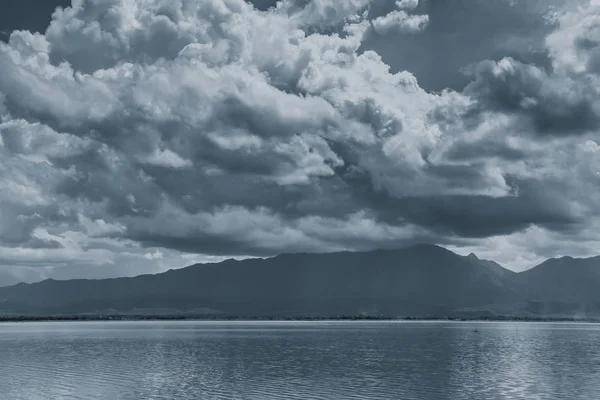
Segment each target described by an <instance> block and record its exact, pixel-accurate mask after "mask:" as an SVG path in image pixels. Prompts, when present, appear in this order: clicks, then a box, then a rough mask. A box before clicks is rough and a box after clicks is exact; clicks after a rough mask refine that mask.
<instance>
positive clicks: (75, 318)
mask: <svg viewBox="0 0 600 400" xmlns="http://www.w3.org/2000/svg"><path fill="white" fill-rule="evenodd" d="M102 321H105V322H119V321H122V322H139V321H149V322H150V321H197V322H201V321H206V322H211V321H214V322H260V321H264V322H294V321H297V322H302V321H304V322H336V321H350V322H352V321H357V322H358V321H382V322H385V321H389V322H403V321H404V322H411V321H412V322H570V323H600V318H574V317H539V318H538V317H514V316H511V317H508V316H507V317H503V316H494V317H487V316H477V317H436V316H423V317H385V316H380V317H369V316H330V317H242V316H239V317H238V316H219V317H211V316H182V315H105V316H104V315H103V316H96V315H93V316H88V315H56V316H6V315H5V316H0V323H3V322H5V323H10V322H102Z"/></svg>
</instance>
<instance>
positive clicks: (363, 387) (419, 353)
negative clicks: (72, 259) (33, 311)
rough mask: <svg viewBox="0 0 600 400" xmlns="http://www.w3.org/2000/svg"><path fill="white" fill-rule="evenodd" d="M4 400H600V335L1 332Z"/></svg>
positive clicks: (590, 330) (312, 329)
mask: <svg viewBox="0 0 600 400" xmlns="http://www.w3.org/2000/svg"><path fill="white" fill-rule="evenodd" d="M0 398H2V399H7V400H21V399H22V400H37V399H53V400H54V399H86V400H90V399H110V400H119V399H123V400H129V399H132V400H133V399H135V400H137V399H257V400H269V399H424V400H435V399H596V400H597V399H600V325H594V324H568V323H525V322H518V323H511V322H507V323H505V322H482V323H477V322H476V323H472V322H372V321H369V322H192V321H189V322H188V321H181V322H54V323H33V322H32V323H2V324H0Z"/></svg>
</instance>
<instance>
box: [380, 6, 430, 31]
mask: <svg viewBox="0 0 600 400" xmlns="http://www.w3.org/2000/svg"><path fill="white" fill-rule="evenodd" d="M372 23H373V28H374V29H375V31H376V32H377V33H379V34H382V35H384V34H386V33H390V32H391V31H396V32H401V33H411V32H419V31H422V30H423V29H425V27H426V26H427V24H428V23H429V17H428V16H427V15H410V14H408V13H407V12H406V11H404V10H395V11H392V12H390V13H389V14H387V15H385V16H382V17H378V18H376V19H374V20H373V22H372Z"/></svg>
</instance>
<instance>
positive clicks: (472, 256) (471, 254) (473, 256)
mask: <svg viewBox="0 0 600 400" xmlns="http://www.w3.org/2000/svg"><path fill="white" fill-rule="evenodd" d="M467 257H468V258H471V259H473V260H479V257H477V255H475V253H469V255H468V256H467Z"/></svg>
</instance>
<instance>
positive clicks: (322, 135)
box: [0, 0, 600, 286]
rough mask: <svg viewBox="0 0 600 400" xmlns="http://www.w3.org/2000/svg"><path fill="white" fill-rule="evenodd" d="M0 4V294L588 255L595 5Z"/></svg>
mask: <svg viewBox="0 0 600 400" xmlns="http://www.w3.org/2000/svg"><path fill="white" fill-rule="evenodd" d="M57 6H62V7H64V8H59V9H58V10H57V11H55V12H54V9H55V8H56V7H57ZM1 8H2V11H1V12H0V31H1V32H0V40H1V42H0V286H1V285H7V284H12V283H16V282H18V281H28V282H30V281H37V280H41V279H46V278H56V279H66V278H82V277H83V278H101V277H112V276H131V275H137V274H141V273H156V272H160V271H164V270H167V269H169V268H179V267H183V266H186V265H190V264H192V263H194V262H210V261H219V260H221V259H223V258H228V257H237V258H242V257H253V256H261V257H264V256H272V255H275V254H279V253H287V252H330V251H339V250H370V249H376V248H396V247H402V246H406V245H410V244H414V243H423V242H425V243H436V244H439V245H441V246H444V247H447V248H449V249H451V250H453V251H456V252H458V253H460V254H468V253H470V252H475V253H476V254H477V255H478V256H479V257H480V258H486V259H491V260H495V261H497V262H499V263H501V264H502V265H503V266H505V267H507V268H510V269H513V270H523V269H527V268H531V267H533V266H535V265H536V264H538V263H539V262H541V261H543V260H544V259H546V258H550V257H556V256H563V255H571V256H575V257H587V256H592V255H598V254H600V93H599V92H600V0H495V1H489V0H421V1H418V0H400V1H388V0H346V1H343V2H342V1H339V0H282V1H279V2H274V1H271V0H255V2H254V4H252V3H248V2H245V1H244V0H73V2H72V4H71V2H69V1H60V0H35V1H34V0H27V1H24V0H2V6H1Z"/></svg>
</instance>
